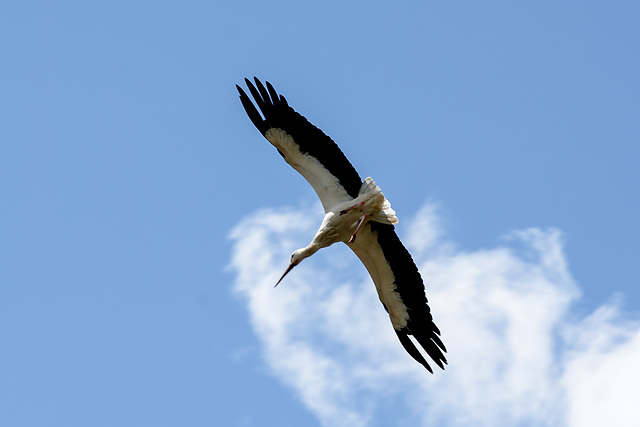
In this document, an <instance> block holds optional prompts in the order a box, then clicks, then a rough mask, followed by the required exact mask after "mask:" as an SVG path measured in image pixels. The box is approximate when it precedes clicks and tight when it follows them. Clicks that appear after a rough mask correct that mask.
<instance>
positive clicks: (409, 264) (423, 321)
mask: <svg viewBox="0 0 640 427" xmlns="http://www.w3.org/2000/svg"><path fill="white" fill-rule="evenodd" d="M369 224H370V225H371V230H372V231H374V232H375V233H376V234H377V239H378V243H379V244H380V247H381V248H382V253H383V254H384V257H385V259H386V260H387V262H388V263H389V266H390V267H391V271H393V274H394V276H395V285H396V292H398V294H400V298H401V299H402V302H403V303H404V305H405V306H406V307H407V312H408V313H409V320H408V321H407V325H406V326H405V327H404V328H402V329H401V330H399V331H398V330H396V334H398V338H399V339H400V342H401V343H402V346H403V347H404V348H405V350H407V352H408V353H409V354H410V355H411V356H412V357H413V358H414V359H416V360H417V361H418V362H420V363H421V364H422V365H424V367H425V368H427V369H428V370H429V371H430V372H432V371H431V367H429V364H428V363H427V362H426V360H425V359H424V358H423V357H422V355H421V354H420V352H419V351H418V349H417V348H416V346H415V345H414V344H413V342H412V341H411V340H410V339H409V335H413V336H414V337H415V339H416V340H417V341H418V343H420V345H421V346H422V348H424V350H425V351H426V352H427V354H428V355H429V357H431V358H432V359H433V361H434V362H436V364H437V365H438V366H439V367H440V368H442V369H444V364H446V363H447V359H446V358H445V357H444V354H443V352H446V351H447V349H446V348H445V346H444V344H443V343H442V341H441V340H440V337H439V336H438V335H440V330H439V329H438V327H437V326H436V325H435V323H433V316H431V309H430V308H429V305H428V301H427V296H426V295H425V291H424V283H423V281H422V277H421V276H420V272H419V271H418V267H417V266H416V264H415V262H413V259H412V258H411V254H409V251H408V250H407V248H405V247H404V245H403V244H402V242H401V241H400V238H398V235H397V234H396V232H395V230H394V228H395V227H394V226H393V225H390V224H381V223H379V222H374V221H371V222H369Z"/></svg>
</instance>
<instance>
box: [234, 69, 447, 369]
mask: <svg viewBox="0 0 640 427" xmlns="http://www.w3.org/2000/svg"><path fill="white" fill-rule="evenodd" d="M254 79H255V86H254V85H253V84H252V83H251V82H250V81H249V80H248V79H245V82H246V84H247V87H248V88H249V91H250V93H251V95H252V96H253V99H254V100H255V102H256V104H257V106H258V108H259V109H260V111H261V112H262V116H261V115H260V113H259V112H258V110H257V109H256V107H255V106H254V104H253V103H252V101H251V100H250V99H249V97H248V96H247V94H246V93H245V92H244V91H243V90H242V88H241V87H240V86H237V85H236V87H237V88H238V91H239V92H240V101H241V102H242V105H243V106H244V109H245V110H246V112H247V114H248V115H249V118H250V119H251V121H252V122H253V124H254V125H255V126H256V128H258V130H259V131H260V133H262V134H263V135H264V137H265V138H267V140H268V141H269V142H270V143H271V144H273V146H274V147H276V148H277V149H278V152H279V153H280V155H282V157H284V159H285V161H286V162H287V163H289V164H290V165H291V166H292V167H293V168H294V169H295V170H297V171H298V172H300V174H301V175H302V176H303V177H304V178H305V179H306V180H307V181H309V183H310V184H311V186H312V187H313V189H314V190H315V191H316V193H317V194H318V197H319V198H320V201H321V202H322V206H323V207H324V211H325V216H324V220H323V221H322V224H321V225H320V229H319V230H318V232H317V233H316V235H315V237H314V238H313V240H312V241H311V243H309V245H307V246H306V247H304V248H302V249H298V250H296V251H295V252H293V254H292V255H291V261H290V263H289V267H288V268H287V269H286V271H285V272H284V274H283V275H282V277H281V278H280V280H278V283H280V281H281V280H282V279H283V278H284V276H285V275H286V274H287V273H288V272H289V271H291V269H292V268H293V267H295V266H296V265H298V264H299V263H300V262H301V261H302V260H303V259H305V258H307V257H309V256H311V255H313V254H314V253H315V252H316V251H318V249H321V248H324V247H327V246H329V245H332V244H334V243H336V242H344V243H345V244H347V246H349V247H350V248H351V249H352V250H353V252H355V254H356V255H357V256H358V258H360V261H362V263H363V264H364V265H365V267H366V268H367V270H368V271H369V274H370V275H371V277H372V279H373V282H374V284H375V286H376V290H377V291H378V296H379V297H380V301H381V302H382V305H383V306H384V308H385V310H386V311H387V313H389V317H390V318H391V324H392V325H393V328H394V330H395V332H396V334H397V335H398V338H399V339H400V342H401V343H402V345H403V347H404V348H405V350H406V351H407V352H408V353H409V354H410V355H411V356H412V357H413V358H414V359H415V360H417V361H418V362H420V363H421V364H422V365H424V367H425V368H427V370H428V371H429V372H431V373H433V371H432V370H431V367H430V366H429V364H428V363H427V361H426V360H425V358H424V357H423V356H422V354H421V353H420V352H419V351H418V349H417V348H416V346H415V344H414V343H413V341H412V340H411V339H410V338H409V335H413V336H414V338H415V340H416V341H417V342H418V343H419V344H420V345H421V346H422V348H424V350H425V351H426V353H427V354H428V355H429V356H430V357H431V359H433V360H434V362H435V363H436V364H437V365H438V366H440V368H442V369H444V365H443V364H446V363H447V360H446V359H445V357H444V354H443V352H446V349H445V346H444V344H443V343H442V341H441V340H440V337H439V335H440V330H439V329H438V328H437V327H436V325H435V324H434V323H433V318H432V316H431V311H430V309H429V306H428V305H427V297H426V296H425V291H424V284H423V282H422V278H421V277H420V273H419V272H418V268H417V267H416V265H415V263H414V262H413V259H412V258H411V255H410V254H409V252H408V251H407V249H406V248H405V247H404V246H403V245H402V243H401V242H400V239H399V238H398V236H397V235H396V232H395V231H394V226H393V224H395V223H397V222H398V219H397V218H396V215H395V212H394V211H393V209H391V204H390V203H389V202H388V201H387V199H386V198H385V197H384V195H383V194H382V192H381V191H380V187H378V186H377V185H376V184H375V183H374V182H373V180H372V179H371V178H367V179H365V180H364V182H362V179H361V178H360V176H359V175H358V172H356V170H355V169H354V168H353V166H352V165H351V163H349V161H348V160H347V158H346V157H345V155H344V154H343V153H342V151H340V148H338V146H337V145H336V144H335V142H333V141H332V140H331V138H329V137H328V136H327V135H325V134H324V133H323V132H322V131H321V130H320V129H318V128H317V127H315V126H313V125H312V124H311V123H309V122H308V121H307V119H305V118H304V117H303V116H302V115H300V114H299V113H297V112H296V111H295V110H294V109H293V108H291V107H290V106H289V105H288V104H287V100H286V99H285V98H284V96H282V95H278V94H277V92H276V91H275V90H274V88H273V86H272V85H271V84H270V83H269V82H267V86H266V88H265V86H264V85H263V84H262V83H261V82H260V80H258V79H257V78H254ZM263 116H264V119H263ZM278 283H276V286H277V285H278Z"/></svg>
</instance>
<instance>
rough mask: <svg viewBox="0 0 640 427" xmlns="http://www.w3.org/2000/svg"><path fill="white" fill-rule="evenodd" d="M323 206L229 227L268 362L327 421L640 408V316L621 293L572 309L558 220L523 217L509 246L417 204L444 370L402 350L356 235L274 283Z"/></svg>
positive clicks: (601, 415) (575, 294)
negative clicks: (469, 243)
mask: <svg viewBox="0 0 640 427" xmlns="http://www.w3.org/2000/svg"><path fill="white" fill-rule="evenodd" d="M319 212H321V209H320V208H318V207H317V206H315V207H314V208H313V209H311V208H304V209H300V210H292V209H282V210H272V209H265V210H261V211H259V212H257V213H255V214H253V215H251V216H250V217H247V218H246V219H244V220H243V221H242V222H241V223H240V224H238V225H237V226H236V227H235V228H234V229H233V231H232V233H231V238H232V239H233V240H234V242H235V244H234V250H233V255H232V260H231V267H232V268H233V269H234V270H235V272H236V274H237V276H236V281H235V285H234V289H235V291H236V292H237V293H238V294H239V295H240V296H241V297H242V298H243V299H244V300H245V301H246V302H247V307H248V310H249V313H250V315H251V320H252V324H253V326H254V329H255V331H256V333H257V335H258V337H259V338H260V340H261V342H262V344H263V348H264V357H265V360H266V363H267V364H268V366H269V367H270V368H271V369H272V370H273V373H274V375H275V376H276V377H277V378H279V379H280V380H281V381H283V382H284V383H286V384H287V385H289V386H290V387H291V388H292V389H293V390H295V391H296V393H297V395H298V396H299V397H300V399H301V400H302V402H303V403H304V404H305V405H306V406H307V407H308V408H309V409H310V410H311V411H313V412H314V413H315V414H316V415H317V416H318V418H319V419H320V421H321V422H322V424H323V425H326V426H368V425H390V424H392V422H391V421H389V420H390V419H394V417H398V416H399V417H400V418H398V422H397V424H396V425H416V424H422V425H440V426H497V425H499V426H554V427H555V426H567V427H591V426H594V427H595V426H598V427H599V426H602V425H616V426H631V425H634V426H635V425H636V424H637V422H638V420H640V410H638V409H637V408H638V406H639V405H637V399H638V396H640V363H638V360H640V325H638V324H637V323H634V322H632V321H630V320H628V319H626V318H625V317H624V316H623V315H622V314H621V312H620V310H619V308H618V307H619V304H616V303H608V304H606V305H603V306H602V307H601V308H600V309H599V310H597V311H596V312H595V313H593V314H592V315H591V316H589V317H588V318H586V319H583V320H576V319H575V318H574V317H573V316H571V312H570V310H571V304H572V303H573V302H574V301H575V300H576V299H577V298H579V289H578V287H577V285H576V284H575V283H574V282H573V279H572V278H571V275H570V273H569V270H568V268H567V265H566V260H565V257H564V253H563V247H562V235H561V233H560V232H559V231H558V230H555V229H550V230H539V229H528V230H522V231H517V232H514V233H512V234H510V235H509V236H506V237H505V239H504V244H503V245H501V246H500V247H497V248H493V249H485V250H480V251H475V252H464V251H461V250H456V249H455V245H454V244H452V243H451V242H449V241H447V240H446V236H444V232H443V230H442V227H441V225H440V223H441V221H440V219H439V216H438V214H437V212H438V211H437V206H436V205H434V204H427V205H426V206H425V207H424V208H423V209H421V210H420V212H419V213H418V215H417V216H416V219H415V220H414V221H413V223H411V224H409V226H408V227H407V228H406V229H405V231H406V232H405V233H403V234H406V236H407V238H405V239H404V240H405V242H406V244H407V246H408V247H409V249H410V250H411V251H412V252H413V254H414V257H415V259H416V262H417V263H418V265H419V267H420V270H421V272H422V274H423V277H424V279H425V282H426V283H427V296H428V298H429V301H430V304H431V307H432V311H433V314H434V318H435V321H436V324H437V325H438V326H439V327H440V329H441V330H442V333H443V335H442V337H443V340H444V342H445V344H446V345H447V349H448V351H449V353H448V359H449V366H448V367H447V370H446V371H444V372H440V371H438V372H436V373H435V375H430V374H428V373H427V372H426V371H425V370H424V368H423V367H422V366H420V365H419V364H418V363H416V362H415V361H414V360H413V359H411V357H410V356H408V355H407V354H406V353H405V352H404V350H403V348H402V346H401V345H400V343H399V342H398V340H397V338H396V336H395V334H394V332H393V329H392V327H391V324H390V322H389V320H388V317H387V315H386V313H385V311H384V310H383V308H382V306H381V304H380V302H379V301H378V300H377V296H376V292H375V291H374V288H373V284H372V283H371V280H370V278H369V277H368V275H367V274H366V270H365V269H364V267H363V266H362V265H361V264H359V262H358V260H357V258H356V257H355V255H353V254H352V253H351V252H350V251H349V249H348V248H346V246H344V245H340V246H342V247H339V246H338V245H334V246H332V247H331V248H327V249H324V250H322V251H320V252H318V253H317V254H316V255H314V256H313V257H312V258H310V259H308V260H305V262H303V263H302V264H300V266H298V267H296V269H295V270H294V271H293V272H292V273H291V274H289V275H288V276H287V278H286V279H285V280H284V281H283V282H282V283H281V284H280V286H279V287H278V288H277V289H275V290H274V289H273V285H274V284H275V282H276V281H277V280H278V278H279V277H280V275H281V274H282V271H283V270H284V268H285V267H286V265H287V262H288V259H289V256H290V254H291V252H292V251H293V250H294V249H297V248H298V247H302V246H305V245H306V244H307V243H308V241H310V240H311V238H312V237H313V234H314V233H315V231H316V230H315V229H316V227H317V225H318V224H319V219H320V218H319V217H320V213H319ZM401 230H402V228H401ZM391 401H393V402H394V405H395V406H393V407H392V406H391V404H390V403H389V402H391ZM399 402H405V404H404V405H405V406H404V407H403V408H400V409H401V410H397V411H395V410H394V417H391V418H390V417H389V416H386V417H385V416H384V414H383V413H382V412H384V411H387V410H391V409H393V408H396V407H397V405H398V403H399ZM381 408H382V409H381ZM402 411H404V412H402ZM396 412H397V413H396ZM381 416H383V417H384V420H385V421H384V422H381V421H377V420H378V419H379V418H380V417H381Z"/></svg>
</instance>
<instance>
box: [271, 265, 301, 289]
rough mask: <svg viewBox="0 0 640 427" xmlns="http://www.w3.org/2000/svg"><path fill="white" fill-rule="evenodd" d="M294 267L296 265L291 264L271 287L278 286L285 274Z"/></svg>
mask: <svg viewBox="0 0 640 427" xmlns="http://www.w3.org/2000/svg"><path fill="white" fill-rule="evenodd" d="M296 265H298V264H293V263H291V264H289V267H287V269H286V270H285V272H284V273H283V274H282V277H280V280H278V283H276V284H275V285H274V286H273V287H274V288H275V287H276V286H278V285H279V284H280V282H282V279H284V276H286V275H287V273H288V272H290V271H291V270H292V269H293V267H295V266H296Z"/></svg>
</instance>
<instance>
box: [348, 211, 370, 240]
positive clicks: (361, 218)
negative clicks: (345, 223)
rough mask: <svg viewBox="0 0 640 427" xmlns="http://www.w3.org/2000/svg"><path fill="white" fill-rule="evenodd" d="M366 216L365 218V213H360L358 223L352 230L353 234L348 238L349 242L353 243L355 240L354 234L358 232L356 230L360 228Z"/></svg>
mask: <svg viewBox="0 0 640 427" xmlns="http://www.w3.org/2000/svg"><path fill="white" fill-rule="evenodd" d="M363 203H364V202H363ZM366 218H367V216H366V215H362V216H361V217H360V221H358V225H357V226H356V231H354V232H353V234H352V235H351V238H350V239H349V243H353V242H355V241H356V234H358V230H360V227H362V224H363V223H364V220H365V219H366Z"/></svg>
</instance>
